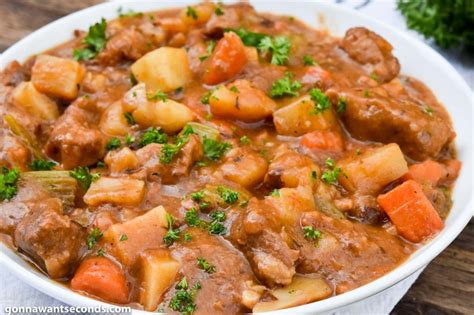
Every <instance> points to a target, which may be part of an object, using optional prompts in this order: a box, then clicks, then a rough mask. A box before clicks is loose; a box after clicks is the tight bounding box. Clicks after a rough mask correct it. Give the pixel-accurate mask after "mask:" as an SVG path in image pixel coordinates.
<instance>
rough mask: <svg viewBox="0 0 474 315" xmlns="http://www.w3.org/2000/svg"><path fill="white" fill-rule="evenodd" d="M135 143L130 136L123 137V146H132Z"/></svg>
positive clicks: (133, 138)
mask: <svg viewBox="0 0 474 315" xmlns="http://www.w3.org/2000/svg"><path fill="white" fill-rule="evenodd" d="M134 142H135V137H134V136H132V135H129V134H128V135H126V136H125V145H132V144H133V143H134Z"/></svg>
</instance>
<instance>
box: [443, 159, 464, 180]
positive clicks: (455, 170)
mask: <svg viewBox="0 0 474 315" xmlns="http://www.w3.org/2000/svg"><path fill="white" fill-rule="evenodd" d="M445 165H446V170H447V171H448V175H447V176H446V178H447V179H448V180H455V179H456V178H458V176H459V171H460V170H461V166H462V163H461V161H459V160H449V161H446V163H445Z"/></svg>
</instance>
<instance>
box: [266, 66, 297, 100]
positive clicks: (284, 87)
mask: <svg viewBox="0 0 474 315" xmlns="http://www.w3.org/2000/svg"><path fill="white" fill-rule="evenodd" d="M300 88H301V83H300V82H298V81H296V80H295V81H291V74H290V73H289V72H287V73H286V75H285V76H284V77H283V78H282V79H280V80H277V81H275V82H273V84H272V89H271V91H270V96H271V97H273V98H277V97H283V96H286V95H289V96H298V90H299V89H300Z"/></svg>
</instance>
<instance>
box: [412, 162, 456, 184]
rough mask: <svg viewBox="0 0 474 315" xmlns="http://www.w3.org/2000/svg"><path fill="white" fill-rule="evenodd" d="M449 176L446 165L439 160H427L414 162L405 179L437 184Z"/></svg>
mask: <svg viewBox="0 0 474 315" xmlns="http://www.w3.org/2000/svg"><path fill="white" fill-rule="evenodd" d="M446 176H447V171H446V167H445V166H444V165H443V164H441V163H438V162H435V161H432V160H426V161H424V162H422V163H418V164H413V165H411V166H410V167H409V168H408V173H406V174H405V175H404V176H403V179H405V180H409V179H413V180H414V181H416V182H418V183H420V184H425V183H430V184H431V185H432V186H436V185H437V184H438V182H439V181H440V180H441V179H443V178H445V177H446Z"/></svg>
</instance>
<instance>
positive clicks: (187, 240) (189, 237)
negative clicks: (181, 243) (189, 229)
mask: <svg viewBox="0 0 474 315" xmlns="http://www.w3.org/2000/svg"><path fill="white" fill-rule="evenodd" d="M192 239H193V237H192V236H191V234H189V233H184V240H185V241H186V242H190V241H191V240H192Z"/></svg>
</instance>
